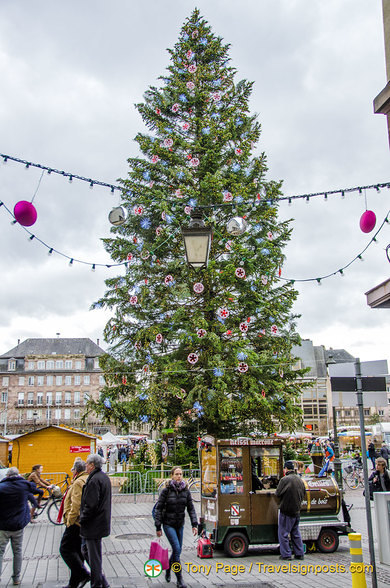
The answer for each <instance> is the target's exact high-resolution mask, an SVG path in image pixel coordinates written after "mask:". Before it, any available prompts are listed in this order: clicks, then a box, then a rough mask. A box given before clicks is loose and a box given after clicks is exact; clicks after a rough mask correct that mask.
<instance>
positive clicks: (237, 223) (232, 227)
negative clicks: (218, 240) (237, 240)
mask: <svg viewBox="0 0 390 588" xmlns="http://www.w3.org/2000/svg"><path fill="white" fill-rule="evenodd" d="M246 228H247V223H246V220H245V219H243V218H241V217H240V216H234V217H233V218H231V219H230V220H229V221H228V223H227V225H226V230H227V232H228V233H229V235H234V236H235V237H237V236H238V235H242V234H243V233H245V231H246Z"/></svg>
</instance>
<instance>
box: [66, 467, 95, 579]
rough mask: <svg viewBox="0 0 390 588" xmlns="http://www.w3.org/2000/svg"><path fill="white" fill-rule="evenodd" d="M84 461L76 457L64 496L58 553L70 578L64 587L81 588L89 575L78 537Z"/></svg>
mask: <svg viewBox="0 0 390 588" xmlns="http://www.w3.org/2000/svg"><path fill="white" fill-rule="evenodd" d="M85 468H86V465H85V461H83V460H82V459H79V458H77V459H76V461H75V462H74V464H73V467H72V472H73V481H72V484H71V485H70V486H69V488H68V490H67V492H66V494H65V497H64V503H63V504H64V506H63V508H64V510H63V517H64V523H65V525H66V529H65V531H64V534H63V535H62V539H61V545H60V554H61V556H62V559H63V560H64V562H65V563H66V565H67V566H68V568H69V569H70V579H69V583H68V584H67V586H64V588H82V586H85V584H87V583H88V582H89V581H90V579H91V577H90V575H89V573H88V572H87V570H86V569H85V567H84V557H83V555H82V552H81V537H80V506H81V494H82V491H83V487H84V484H85V482H86V481H87V478H88V474H87V472H86V471H85Z"/></svg>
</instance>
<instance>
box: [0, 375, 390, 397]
mask: <svg viewBox="0 0 390 588" xmlns="http://www.w3.org/2000/svg"><path fill="white" fill-rule="evenodd" d="M8 384H9V377H8V376H3V386H8ZM389 401H390V398H389Z"/></svg>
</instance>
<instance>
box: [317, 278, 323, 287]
mask: <svg viewBox="0 0 390 588" xmlns="http://www.w3.org/2000/svg"><path fill="white" fill-rule="evenodd" d="M316 280H317V284H318V285H319V286H322V282H321V278H316Z"/></svg>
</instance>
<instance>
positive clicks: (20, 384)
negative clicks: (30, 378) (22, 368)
mask: <svg viewBox="0 0 390 588" xmlns="http://www.w3.org/2000/svg"><path fill="white" fill-rule="evenodd" d="M19 386H24V376H19Z"/></svg>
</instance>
